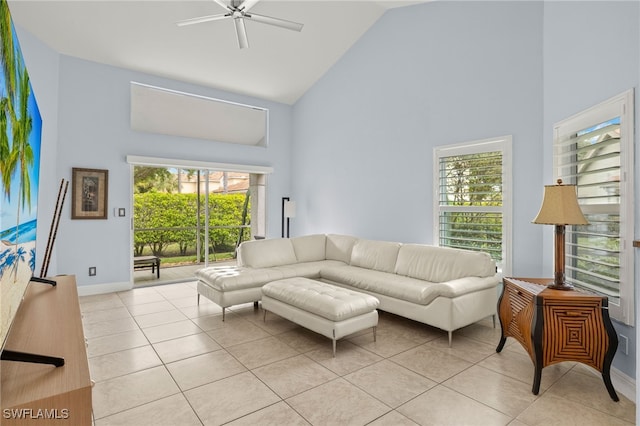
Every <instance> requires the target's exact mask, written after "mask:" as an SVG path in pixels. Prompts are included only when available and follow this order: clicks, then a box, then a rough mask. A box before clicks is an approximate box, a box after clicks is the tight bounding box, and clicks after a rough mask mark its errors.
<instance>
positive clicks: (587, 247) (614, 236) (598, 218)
mask: <svg viewBox="0 0 640 426" xmlns="http://www.w3.org/2000/svg"><path fill="white" fill-rule="evenodd" d="M585 217H586V218H587V220H588V221H589V224H588V225H583V226H573V227H570V228H571V229H570V230H569V231H568V232H567V236H568V238H567V239H566V241H567V250H568V253H567V254H566V263H567V281H569V282H570V283H572V284H574V285H580V286H584V287H587V288H590V289H592V290H597V291H599V292H600V293H604V294H606V295H608V296H612V297H618V295H619V291H620V216H619V215H617V214H586V215H585Z"/></svg>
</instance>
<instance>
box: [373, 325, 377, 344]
mask: <svg viewBox="0 0 640 426" xmlns="http://www.w3.org/2000/svg"><path fill="white" fill-rule="evenodd" d="M376 331H378V327H376V326H375V325H374V326H373V341H374V342H375V341H376Z"/></svg>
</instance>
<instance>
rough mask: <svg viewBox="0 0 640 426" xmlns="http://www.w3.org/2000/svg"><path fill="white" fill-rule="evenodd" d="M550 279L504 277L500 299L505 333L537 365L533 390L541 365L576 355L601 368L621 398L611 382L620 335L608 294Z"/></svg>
mask: <svg viewBox="0 0 640 426" xmlns="http://www.w3.org/2000/svg"><path fill="white" fill-rule="evenodd" d="M552 281H553V280H552V279H537V278H505V279H504V280H503V282H504V286H503V289H502V295H501V296H500V300H499V301H498V314H499V317H500V325H501V326H502V337H501V338H500V343H499V344H498V347H497V348H496V352H500V351H502V348H503V347H504V344H505V342H506V340H507V337H513V338H514V339H516V340H517V341H518V342H520V344H522V346H523V347H524V348H525V349H526V351H527V353H529V356H530V357H531V360H532V361H533V364H534V367H535V375H534V379H533V389H532V392H533V393H534V394H535V395H537V394H538V392H539V390H540V378H541V375H542V369H543V368H544V367H546V366H548V365H551V364H556V363H558V362H562V361H577V362H581V363H583V364H586V365H589V366H591V367H593V368H595V369H596V370H598V371H599V372H601V373H602V379H603V380H604V384H605V386H606V388H607V391H608V392H609V395H610V396H611V399H613V400H614V401H618V395H617V394H616V391H615V389H614V388H613V384H612V383H611V375H610V369H611V362H612V361H613V357H614V355H615V353H616V349H617V348H618V336H617V334H616V331H615V329H614V328H613V325H612V324H611V320H610V318H609V309H608V300H607V298H606V297H602V296H598V295H593V294H586V293H582V292H578V291H574V290H571V291H566V290H553V289H550V288H547V286H546V285H547V284H548V283H549V282H552Z"/></svg>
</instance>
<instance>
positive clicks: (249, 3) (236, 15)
mask: <svg viewBox="0 0 640 426" xmlns="http://www.w3.org/2000/svg"><path fill="white" fill-rule="evenodd" d="M213 1H215V2H216V3H217V4H219V5H220V6H222V7H224V8H225V9H227V10H228V12H227V13H225V14H220V15H207V16H200V17H198V18H191V19H185V20H183V21H178V22H177V23H176V24H177V25H178V26H179V27H182V26H185V25H193V24H200V23H203V22H209V21H219V20H222V19H228V18H232V19H233V23H234V24H235V27H236V34H237V36H238V45H239V46H240V49H244V48H245V47H249V40H248V39H247V30H246V28H245V26H244V20H245V19H249V20H251V21H256V22H261V23H263V24H269V25H275V26H276V27H281V28H286V29H288V30H293V31H302V27H303V24H299V23H297V22H292V21H286V20H284V19H279V18H272V17H270V16H264V15H258V14H256V13H250V12H249V10H250V9H251V8H252V7H253V6H255V5H256V3H258V2H259V1H260V0H213Z"/></svg>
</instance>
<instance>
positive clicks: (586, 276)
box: [562, 117, 621, 298]
mask: <svg viewBox="0 0 640 426" xmlns="http://www.w3.org/2000/svg"><path fill="white" fill-rule="evenodd" d="M568 142H569V143H568V144H566V145H565V147H567V148H568V149H567V150H565V155H563V156H562V161H563V162H564V163H565V165H568V166H570V167H569V168H565V169H563V170H572V173H570V175H569V176H565V179H573V180H574V181H575V182H576V185H577V193H578V202H579V203H580V205H581V206H583V210H584V211H585V217H586V218H587V220H588V221H589V225H584V226H574V227H570V229H569V230H568V232H567V236H568V238H567V239H566V241H567V249H566V264H567V265H566V275H567V277H566V279H567V281H568V282H570V283H572V284H574V285H578V286H583V287H586V288H589V289H591V290H595V291H598V292H600V293H603V294H606V295H608V296H611V297H614V298H617V297H618V296H619V294H620V216H619V214H618V213H617V212H618V206H619V204H620V165H621V161H620V148H621V146H620V117H616V118H614V119H612V120H607V121H604V122H601V123H599V124H597V125H595V126H590V127H588V128H586V129H583V130H580V131H578V132H576V133H575V134H574V135H573V136H572V137H571V138H569V141H568ZM607 206H609V207H607ZM607 209H608V210H609V211H608V212H607V211H606V210H607ZM595 210H598V211H599V213H592V214H589V213H588V212H589V211H595ZM603 210H604V212H603Z"/></svg>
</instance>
